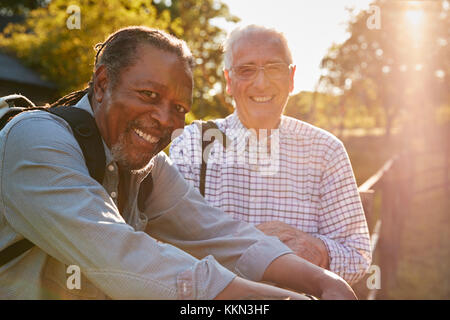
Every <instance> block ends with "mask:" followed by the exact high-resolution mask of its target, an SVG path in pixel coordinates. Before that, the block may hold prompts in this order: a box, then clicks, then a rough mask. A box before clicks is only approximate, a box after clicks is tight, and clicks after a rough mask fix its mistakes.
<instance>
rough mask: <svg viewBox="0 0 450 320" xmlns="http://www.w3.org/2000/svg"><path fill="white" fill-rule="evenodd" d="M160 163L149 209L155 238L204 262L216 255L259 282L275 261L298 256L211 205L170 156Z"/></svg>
mask: <svg viewBox="0 0 450 320" xmlns="http://www.w3.org/2000/svg"><path fill="white" fill-rule="evenodd" d="M156 160H157V161H155V167H154V168H153V179H154V182H155V183H154V184H155V186H156V187H155V189H154V190H153V192H152V195H151V197H150V199H148V204H147V209H146V210H147V215H148V217H149V223H148V225H147V232H148V233H149V234H151V235H152V236H154V237H155V238H157V239H158V240H160V241H163V242H167V243H171V244H173V245H175V246H176V247H178V248H180V249H182V250H186V251H187V252H189V253H190V254H192V255H193V256H195V257H196V258H198V259H202V258H203V257H205V256H209V255H213V256H214V258H215V259H217V261H219V262H220V263H221V264H222V265H223V266H225V267H226V268H227V269H229V270H231V271H233V272H234V273H236V274H238V275H240V276H242V277H244V278H247V279H250V280H254V281H259V280H261V278H262V276H263V274H264V271H265V270H266V268H267V267H268V265H269V264H270V263H271V262H272V261H273V260H274V259H276V258H277V257H279V256H281V255H283V254H287V253H292V251H291V250H290V249H289V248H288V247H287V246H285V245H284V244H283V243H281V242H280V241H279V240H278V238H276V237H269V236H266V235H265V234H264V233H262V232H261V231H259V230H258V229H256V228H255V227H254V226H252V225H250V224H248V223H245V222H241V221H237V220H233V219H232V218H231V217H230V216H229V215H228V214H226V213H224V212H223V211H221V210H220V209H218V208H214V207H212V206H211V205H209V204H208V203H207V202H206V201H205V200H204V198H203V197H202V196H201V195H200V193H199V192H198V190H196V189H195V188H194V187H192V186H191V185H190V184H189V183H187V182H186V180H184V179H183V178H182V176H181V175H180V173H179V171H178V170H177V168H176V167H175V166H174V165H173V164H172V161H171V159H169V158H168V157H167V156H166V155H165V154H164V153H161V154H160V155H159V156H158V158H157V159H156Z"/></svg>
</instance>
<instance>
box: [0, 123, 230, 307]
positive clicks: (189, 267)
mask: <svg viewBox="0 0 450 320" xmlns="http://www.w3.org/2000/svg"><path fill="white" fill-rule="evenodd" d="M2 152H3V154H2V155H1V156H2V162H1V171H0V174H1V190H0V197H1V198H0V199H1V203H0V205H1V207H0V209H1V210H2V211H3V213H4V216H5V218H6V223H8V224H9V225H10V226H11V227H12V228H13V229H14V230H16V231H17V232H18V233H19V234H21V235H23V236H24V237H25V238H27V239H29V240H30V241H32V242H33V243H34V244H35V245H36V246H37V247H39V248H40V249H41V250H43V251H44V252H46V253H47V254H48V255H50V256H52V257H54V258H55V259H57V260H59V261H60V262H62V263H64V264H67V265H72V264H74V265H78V266H79V267H80V269H81V272H82V273H83V274H84V275H85V276H86V278H87V279H89V280H90V281H91V282H92V283H93V284H94V285H95V286H96V287H97V288H99V289H100V290H102V291H103V292H104V293H105V294H106V295H108V296H109V297H111V298H113V299H176V298H189V299H212V298H214V297H215V296H216V295H217V294H218V293H219V292H220V291H222V290H223V289H224V288H225V286H226V285H228V283H229V282H230V281H231V280H232V279H233V278H234V277H235V275H234V274H233V273H232V272H230V271H229V270H227V269H226V268H224V267H223V266H221V265H220V264H219V263H218V262H217V261H216V260H215V259H214V258H212V257H211V256H209V257H205V258H204V259H202V260H199V259H198V258H196V257H194V256H192V255H190V254H188V253H186V252H184V251H183V250H181V249H180V248H181V246H180V248H177V247H175V246H172V245H169V244H164V243H160V242H158V241H156V240H155V239H154V238H153V237H151V236H149V235H148V234H146V233H144V232H137V231H135V230H134V229H133V228H132V227H131V226H130V225H128V224H126V223H125V221H124V220H123V218H122V217H121V215H120V214H119V212H118V210H117V208H116V206H115V204H114V202H113V201H112V199H111V198H110V197H109V195H108V194H107V193H106V190H105V189H104V188H103V187H102V186H101V185H100V184H98V183H97V182H96V181H95V180H94V179H93V178H91V177H90V176H89V172H88V169H87V167H86V165H85V163H84V158H83V154H82V152H81V150H80V148H79V146H78V143H77V142H76V140H75V139H74V137H73V135H72V134H71V129H70V127H69V126H68V125H67V124H66V123H65V121H63V120H62V119H59V118H58V119H55V116H52V115H47V114H43V115H33V116H27V117H25V118H24V119H21V120H20V121H19V120H17V121H15V122H14V124H13V125H12V127H10V128H9V130H8V132H7V137H6V142H5V147H4V149H3V150H2ZM188 199H189V195H186V198H185V200H184V201H180V204H181V205H184V204H188V203H189V200H188ZM192 206H193V207H195V205H192ZM205 207H206V205H205ZM173 211H175V212H178V213H179V214H181V211H182V213H183V214H184V215H186V216H189V215H190V211H189V210H183V209H181V208H180V207H178V211H177V210H173ZM205 211H208V210H207V209H205ZM168 220H170V219H168ZM193 220H195V219H193ZM158 227H161V225H159V226H158ZM162 234H164V232H162ZM187 273H188V274H189V275H190V278H189V279H188V280H189V281H190V282H189V281H187V282H186V281H185V280H186V279H187V277H186V274H187ZM200 280H201V281H200ZM183 281H184V282H183ZM186 284H188V285H190V287H189V286H187V285H186ZM180 290H181V291H180Z"/></svg>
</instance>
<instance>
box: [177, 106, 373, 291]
mask: <svg viewBox="0 0 450 320" xmlns="http://www.w3.org/2000/svg"><path fill="white" fill-rule="evenodd" d="M215 122H216V124H217V126H218V127H219V129H220V130H221V131H222V132H224V133H225V134H226V136H227V140H228V142H227V144H226V149H224V146H223V144H221V143H219V142H217V140H218V139H219V140H220V139H221V136H220V135H218V134H217V133H214V131H212V130H213V129H210V130H208V131H207V132H206V133H205V136H204V137H205V140H206V139H208V140H209V136H210V135H208V133H210V131H211V133H212V135H214V136H216V141H215V142H214V143H212V144H211V145H210V146H209V147H208V148H207V149H205V153H209V159H208V161H207V171H206V183H205V198H206V200H207V201H208V202H209V203H211V204H212V205H213V206H215V207H218V208H220V209H222V210H224V211H225V212H227V213H228V214H230V215H231V216H232V217H233V218H234V219H237V220H243V221H246V222H249V223H252V224H255V225H257V224H260V223H263V222H268V221H273V220H279V221H282V222H285V223H287V224H289V225H291V226H294V227H296V228H298V229H299V230H301V231H304V232H307V233H309V234H311V235H313V236H315V237H317V238H319V239H321V240H322V241H323V242H324V243H325V246H326V248H327V251H328V255H329V259H330V270H331V271H333V272H335V273H337V274H339V275H340V276H341V277H343V278H344V279H345V280H347V281H348V282H349V283H350V284H352V283H355V282H356V281H357V280H359V279H360V278H361V277H362V276H363V275H364V273H365V272H366V270H367V268H368V267H369V265H370V262H371V253H370V240H369V233H368V228H367V222H366V219H365V216H364V211H363V208H362V204H361V200H360V197H359V193H358V190H357V186H356V181H355V177H354V174H353V170H352V167H351V164H350V160H349V158H348V155H347V152H346V150H345V147H344V145H343V144H342V142H341V141H340V140H338V139H337V138H336V137H335V136H333V135H332V134H330V133H328V132H326V131H325V130H322V129H320V128H317V127H314V126H312V125H310V124H307V123H305V122H302V121H300V120H297V119H293V118H290V117H286V116H282V117H281V122H280V125H279V128H278V129H277V130H272V132H270V136H269V133H267V132H264V131H262V132H260V134H259V137H260V138H259V139H256V135H255V132H254V131H253V130H247V129H246V128H245V127H244V126H243V124H242V123H241V122H240V120H239V118H238V116H237V114H236V112H235V113H233V114H232V115H230V116H228V117H227V118H225V119H218V120H215ZM266 136H269V137H268V138H265V137H266ZM200 141H201V133H200V128H199V126H197V125H196V124H191V125H190V126H187V127H185V129H184V131H183V133H182V134H181V135H180V136H178V137H177V138H176V139H175V140H174V141H173V142H172V145H171V148H170V156H171V158H172V160H173V161H174V163H175V164H176V166H177V167H178V169H179V171H180V172H181V174H182V175H183V176H184V178H185V179H186V180H188V181H189V182H190V183H191V184H193V185H194V186H195V187H196V188H199V184H200V166H201V156H202V155H201V153H202V147H201V143H200Z"/></svg>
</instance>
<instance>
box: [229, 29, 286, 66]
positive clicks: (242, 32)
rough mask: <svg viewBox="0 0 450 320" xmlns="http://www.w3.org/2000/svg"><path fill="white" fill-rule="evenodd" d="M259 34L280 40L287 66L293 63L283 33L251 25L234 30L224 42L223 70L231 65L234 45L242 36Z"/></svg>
mask: <svg viewBox="0 0 450 320" xmlns="http://www.w3.org/2000/svg"><path fill="white" fill-rule="evenodd" d="M261 33H266V34H271V35H273V36H274V38H276V39H278V40H280V41H281V43H282V44H283V45H284V48H285V52H286V58H287V59H288V61H287V62H288V63H289V64H292V63H293V61H292V53H291V49H290V48H289V45H288V41H287V39H286V36H285V35H284V33H283V32H280V31H277V30H276V29H274V28H268V27H264V26H260V25H255V24H251V25H247V26H241V27H238V28H236V29H234V30H233V31H232V32H231V33H230V34H229V35H228V37H227V39H226V40H225V42H224V44H223V52H224V65H225V69H227V70H229V69H230V68H231V67H232V65H233V46H234V44H235V43H236V42H237V41H238V40H240V39H241V38H243V37H244V36H247V35H251V34H261Z"/></svg>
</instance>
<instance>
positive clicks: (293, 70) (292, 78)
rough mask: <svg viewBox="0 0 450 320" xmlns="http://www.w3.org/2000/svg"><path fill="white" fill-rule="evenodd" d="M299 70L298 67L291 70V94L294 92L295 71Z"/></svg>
mask: <svg viewBox="0 0 450 320" xmlns="http://www.w3.org/2000/svg"><path fill="white" fill-rule="evenodd" d="M296 69H297V66H293V67H292V70H291V75H290V76H289V92H291V93H292V91H294V76H295V70H296Z"/></svg>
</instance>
